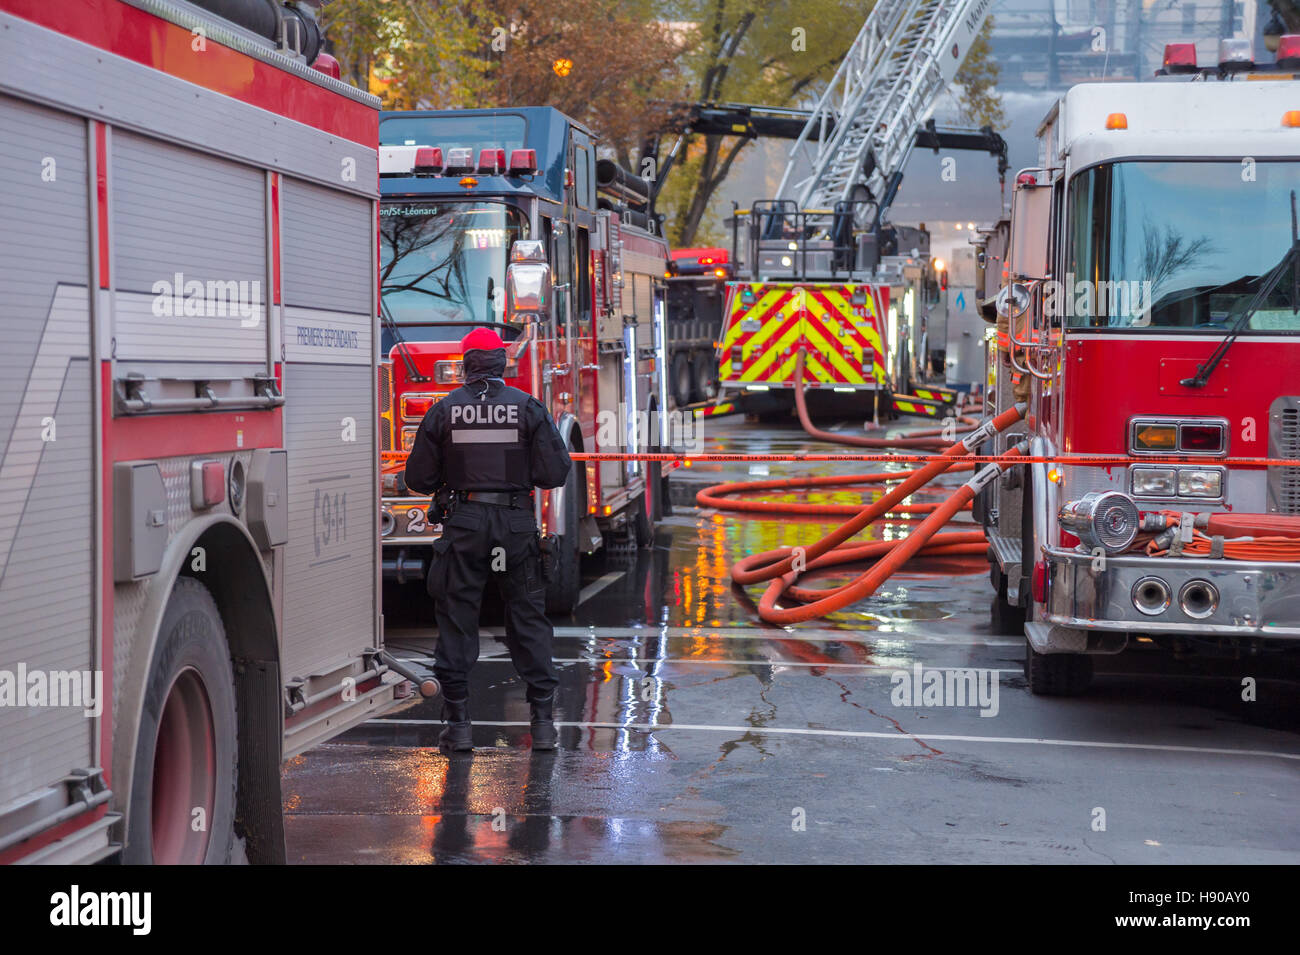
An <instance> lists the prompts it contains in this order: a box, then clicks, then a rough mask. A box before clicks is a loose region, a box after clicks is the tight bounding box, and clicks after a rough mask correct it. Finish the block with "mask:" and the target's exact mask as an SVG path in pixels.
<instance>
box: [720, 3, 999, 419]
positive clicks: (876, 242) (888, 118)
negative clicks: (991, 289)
mask: <svg viewBox="0 0 1300 955" xmlns="http://www.w3.org/2000/svg"><path fill="white" fill-rule="evenodd" d="M991 6H992V4H991V2H990V0H954V2H951V3H932V4H924V3H917V2H916V0H878V2H877V3H876V4H874V5H873V7H872V9H871V11H870V13H869V14H868V15H867V18H866V21H865V22H864V23H863V25H862V29H861V30H860V31H859V33H858V36H857V37H856V38H855V40H854V42H853V44H852V46H851V47H850V49H849V51H848V53H847V54H846V55H845V57H844V59H843V61H842V62H841V64H840V66H839V68H838V69H837V70H836V72H835V75H834V76H833V77H832V79H831V82H830V83H828V84H827V86H826V89H825V90H824V91H823V93H822V95H821V97H820V98H819V99H818V101H817V103H816V105H815V106H814V107H813V109H812V110H811V111H810V112H809V113H808V115H807V117H806V121H805V122H804V124H803V127H802V129H801V131H800V132H799V134H798V136H797V138H796V139H795V142H794V145H793V146H792V147H791V149H790V155H789V160H788V161H787V164H786V167H785V171H784V173H783V174H782V176H781V181H780V184H779V186H778V187H777V193H776V198H774V199H765V200H760V201H757V202H754V203H752V204H751V207H750V208H749V209H748V210H743V211H737V212H736V213H735V214H734V215H733V217H732V245H733V250H734V252H735V253H737V254H738V255H733V257H734V258H735V257H738V258H739V259H740V260H739V261H737V264H736V268H737V281H736V282H735V283H734V284H732V285H731V286H729V291H728V302H727V310H726V324H725V327H724V331H723V336H722V341H721V348H720V349H719V351H720V354H719V360H720V365H721V370H720V373H719V380H720V382H721V385H722V389H723V391H724V393H727V394H730V395H734V396H735V397H736V399H737V401H738V402H739V403H741V404H742V406H743V407H746V408H747V409H748V410H752V411H754V412H756V413H758V414H759V415H760V417H763V416H767V415H777V414H780V413H782V412H783V411H785V410H786V409H788V408H789V407H790V406H791V405H792V404H793V388H794V384H795V383H794V381H793V380H792V378H793V372H794V367H795V358H796V357H797V355H798V354H799V352H800V351H805V352H806V355H807V358H806V364H805V374H806V376H807V381H806V382H805V387H806V388H808V389H809V391H808V403H809V406H810V408H812V407H814V406H816V405H818V404H822V405H832V406H834V407H835V408H836V409H837V410H839V411H850V412H851V411H857V410H867V409H870V410H871V411H873V412H874V413H876V414H877V415H879V414H881V413H884V414H891V413H895V412H902V413H907V414H919V415H922V416H925V417H947V416H948V415H950V414H951V413H952V410H953V406H954V404H955V401H956V397H957V396H956V393H955V392H954V391H953V390H951V389H948V388H945V387H944V379H945V375H944V370H943V368H942V367H941V368H939V369H938V370H937V372H936V371H935V370H934V369H933V368H932V367H931V366H932V361H931V355H932V354H935V355H938V354H941V353H943V352H944V351H945V343H944V342H942V341H939V340H937V338H936V336H935V335H932V334H931V330H930V328H929V321H928V319H929V315H930V314H931V313H933V314H934V315H935V316H936V318H938V319H940V320H939V321H937V322H936V324H937V325H938V326H940V327H942V326H944V325H945V324H946V323H945V322H943V321H942V320H941V319H942V313H941V309H940V296H939V295H938V276H937V275H936V273H937V271H938V270H936V269H935V268H934V264H933V262H932V261H931V260H930V257H929V250H928V245H929V242H928V235H927V234H926V233H925V230H924V228H915V229H912V228H906V227H901V226H900V227H891V226H889V224H888V211H889V208H890V206H891V205H892V203H893V200H894V197H895V196H896V195H897V192H898V189H899V187H900V185H901V183H902V179H903V171H904V169H905V168H906V166H907V162H908V159H909V157H910V156H911V154H912V151H913V150H914V149H915V148H916V147H917V146H922V147H925V148H932V149H934V150H935V151H938V150H940V149H975V150H979V151H986V152H990V153H992V154H993V155H995V156H997V157H998V169H999V175H1001V174H1002V173H1003V172H1004V171H1005V168H1006V143H1005V142H1004V141H1003V140H1002V137H1000V136H999V135H997V133H995V132H994V131H993V130H992V129H991V128H989V127H983V128H981V129H978V130H971V129H959V128H940V127H938V126H937V125H936V123H935V122H934V121H933V120H932V119H927V115H928V114H929V112H930V110H931V109H932V108H933V106H934V104H935V102H936V100H937V99H938V97H939V95H940V93H941V92H942V91H943V89H944V88H945V86H946V85H947V84H948V83H949V82H951V81H952V79H953V77H954V76H955V75H956V72H957V70H958V68H959V67H960V66H961V64H962V62H963V60H964V59H965V57H966V54H967V53H968V51H969V50H970V47H971V45H972V43H973V42H974V40H975V37H976V36H977V35H978V34H979V32H980V29H981V28H982V26H983V24H984V20H985V19H986V18H987V16H988V12H989V9H990V7H991ZM707 119H708V117H707V116H704V115H701V116H699V117H698V119H697V120H696V121H697V122H702V121H704V120H707ZM741 234H743V235H744V241H743V242H741V241H740V238H739V237H740V235H741ZM891 288H892V289H893V290H894V291H895V292H896V293H901V295H900V294H896V295H895V296H894V299H895V305H894V307H893V308H891V301H890V292H889V291H888V290H889V289H891ZM899 298H901V299H902V300H901V301H899ZM922 387H924V388H926V391H925V392H924V393H922V392H920V391H919V390H918V389H919V388H922Z"/></svg>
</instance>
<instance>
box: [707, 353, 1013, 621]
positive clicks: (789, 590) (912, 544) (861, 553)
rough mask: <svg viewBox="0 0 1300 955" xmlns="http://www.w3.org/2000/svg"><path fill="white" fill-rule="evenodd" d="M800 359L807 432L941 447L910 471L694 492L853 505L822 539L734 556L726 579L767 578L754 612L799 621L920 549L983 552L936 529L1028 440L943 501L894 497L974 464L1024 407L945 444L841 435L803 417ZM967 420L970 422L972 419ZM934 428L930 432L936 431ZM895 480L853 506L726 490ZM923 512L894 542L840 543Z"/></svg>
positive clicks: (728, 504) (973, 534) (872, 443)
mask: <svg viewBox="0 0 1300 955" xmlns="http://www.w3.org/2000/svg"><path fill="white" fill-rule="evenodd" d="M803 360H804V353H803V352H802V351H801V352H800V354H799V356H798V358H797V360H796V369H795V376H796V377H795V406H796V408H797V409H798V411H799V420H800V423H801V424H803V426H804V430H805V431H807V432H808V434H809V435H811V436H812V437H816V438H820V439H822V440H827V441H834V442H837V443H843V444H853V445H855V446H858V447H875V448H891V447H904V448H918V447H926V448H934V447H936V446H939V447H942V450H941V451H940V453H939V454H937V455H936V456H935V457H934V460H932V461H930V462H929V463H927V464H925V465H924V466H923V467H920V468H917V469H915V470H912V471H904V472H884V473H879V474H870V475H864V474H858V475H836V476H830V477H814V478H792V479H789V480H776V481H753V482H732V483H729V484H720V485H714V486H712V487H708V488H704V489H703V490H702V491H700V492H699V493H698V494H697V495H696V501H697V502H698V503H699V504H701V505H704V506H712V507H719V506H721V507H723V508H724V509H727V510H739V511H747V512H751V513H795V514H843V513H847V512H856V514H855V516H854V517H852V518H851V519H850V520H848V521H845V522H844V523H843V524H841V525H840V526H839V527H837V528H836V529H835V530H833V531H832V532H831V533H830V534H828V535H826V536H825V537H823V538H822V539H821V540H818V541H815V542H814V543H812V544H810V545H808V546H807V547H802V546H800V547H780V548H777V549H776V550H770V551H764V552H762V553H759V554H751V555H750V556H748V557H745V558H742V559H741V560H739V561H737V562H736V563H735V564H734V565H733V566H732V568H731V578H732V580H733V581H735V582H736V583H737V584H739V585H740V586H747V585H749V584H755V583H761V582H763V581H768V587H767V590H766V591H765V592H764V594H763V597H762V599H761V600H760V601H759V606H758V613H759V616H760V617H761V618H762V619H763V620H765V621H767V622H768V623H775V624H790V623H798V622H801V621H805V620H814V619H816V618H818V617H823V616H825V615H826V614H829V613H833V612H835V611H836V610H840V609H843V608H844V607H846V606H848V605H849V604H852V603H854V602H856V601H858V600H862V599H864V598H866V597H869V596H871V594H873V593H875V592H876V590H877V589H879V587H880V586H881V584H883V583H884V582H885V580H887V579H888V578H889V577H890V576H892V575H893V574H894V573H895V572H896V571H897V570H898V569H899V568H900V567H902V566H903V565H904V564H905V563H907V561H908V560H910V559H911V558H913V557H915V556H917V555H918V554H919V555H926V556H938V555H945V554H982V553H984V551H985V549H986V546H987V545H986V542H985V539H984V534H983V532H982V531H962V532H950V533H946V534H939V533H938V531H939V530H940V528H942V527H943V526H944V525H945V524H947V523H948V521H949V520H951V519H952V517H953V516H954V515H955V514H956V513H957V512H958V511H960V510H961V509H962V508H964V507H966V506H968V505H969V504H970V501H971V500H972V499H973V498H974V497H975V495H976V494H977V493H979V491H980V489H981V488H983V487H984V486H985V485H986V484H988V483H989V482H990V481H992V480H993V479H994V478H996V477H997V476H998V475H999V474H1001V473H1002V472H1003V471H1005V470H1006V469H1007V468H1009V467H1011V466H1012V465H1013V464H1015V458H1016V457H1018V456H1021V455H1024V454H1025V453H1026V451H1027V445H1024V444H1022V445H1020V446H1017V447H1016V448H1014V449H1013V450H1011V451H1009V452H1007V454H1005V455H1003V459H1004V460H1003V461H1000V462H999V463H997V464H996V465H995V466H993V467H989V468H986V469H984V470H982V471H980V472H978V473H977V474H975V475H974V476H973V477H972V478H971V479H970V480H969V481H967V482H966V483H965V484H963V485H961V486H960V487H959V488H957V490H956V491H955V492H954V493H953V494H952V495H951V496H950V497H949V498H948V499H947V500H946V501H944V502H943V503H941V504H937V505H936V504H911V505H899V502H900V501H902V500H903V499H904V498H906V497H908V496H909V495H911V494H913V493H914V492H915V491H917V490H919V489H920V488H922V487H924V486H925V485H927V484H929V483H930V482H931V481H933V480H934V479H935V478H937V477H938V476H939V475H940V474H943V473H945V472H948V471H955V470H969V469H970V468H971V467H972V465H970V464H968V463H962V462H960V461H959V460H958V459H959V458H961V457H962V456H963V455H967V454H970V453H972V452H973V451H974V450H975V449H976V448H977V447H979V445H980V444H981V443H983V442H984V441H985V440H987V439H988V438H990V437H991V436H992V435H993V434H996V433H998V432H1001V431H1005V430H1006V429H1007V428H1009V427H1011V426H1013V425H1014V424H1016V422H1018V421H1020V420H1021V418H1023V417H1024V412H1025V406H1024V405H1017V406H1016V407H1014V408H1012V409H1010V410H1008V411H1004V412H1003V413H1002V414H1000V415H998V416H996V417H995V418H992V419H990V420H988V421H985V422H983V423H982V424H979V425H978V426H977V427H975V429H974V430H973V431H971V432H970V433H969V434H967V435H965V436H964V437H963V438H962V439H961V440H959V441H957V442H955V443H952V444H947V443H946V442H944V441H942V440H941V439H939V440H936V439H935V438H934V437H931V436H927V435H921V436H918V435H915V434H914V435H911V436H909V437H906V438H901V439H900V438H859V437H857V436H853V435H840V434H836V433H834V432H827V431H820V430H818V429H817V428H815V427H813V425H812V422H811V421H810V420H809V418H808V413H807V406H806V404H805V402H804V400H803V374H802V372H803ZM971 423H973V421H972V422H971ZM935 433H937V432H931V434H935ZM885 481H898V484H897V485H896V486H894V487H893V488H892V489H891V490H890V491H888V492H887V493H886V494H885V495H884V496H883V497H881V498H880V499H879V500H877V501H875V502H873V503H871V504H868V505H865V506H862V507H857V508H855V507H854V506H852V505H842V504H834V505H831V504H786V503H777V502H768V501H735V500H729V499H726V498H725V497H724V495H726V494H731V493H736V492H737V491H740V490H774V489H790V488H796V487H827V486H836V485H841V486H842V485H862V484H867V483H877V484H879V483H882V482H885ZM900 511H901V512H903V513H928V516H927V517H926V518H925V519H924V520H923V521H922V522H921V524H920V526H918V527H917V528H916V530H915V531H913V532H912V533H911V534H909V535H908V536H907V537H904V538H901V539H899V540H892V541H876V542H871V543H863V544H853V545H848V546H841V545H843V544H844V542H845V541H847V540H848V539H849V538H850V537H852V536H854V535H855V534H857V533H859V532H860V531H862V530H863V529H864V528H866V527H867V526H868V525H870V524H872V523H873V522H875V521H876V520H878V519H880V518H881V517H882V516H884V515H886V514H889V513H898V512H900ZM872 558H879V559H878V560H877V562H876V563H874V564H873V565H872V566H871V567H870V568H868V569H867V570H866V571H864V572H863V573H862V574H860V575H859V576H858V577H857V578H855V579H854V580H852V581H850V582H849V583H847V584H845V585H843V586H840V587H835V588H831V589H827V590H818V589H811V588H804V587H799V586H797V585H796V581H797V580H798V578H799V577H800V576H801V575H802V574H804V573H806V572H807V571H811V570H818V569H822V568H825V567H831V566H836V565H839V564H846V563H854V562H857V561H862V560H867V559H872ZM783 596H788V597H791V598H793V599H794V600H797V601H800V602H801V603H802V604H803V606H799V607H793V608H782V607H778V606H777V601H778V600H780V599H781V598H782V597H783Z"/></svg>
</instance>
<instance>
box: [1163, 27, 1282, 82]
mask: <svg viewBox="0 0 1300 955" xmlns="http://www.w3.org/2000/svg"><path fill="white" fill-rule="evenodd" d="M1290 70H1300V34H1294V33H1288V34H1286V35H1285V36H1282V37H1279V38H1278V43H1277V62H1275V63H1256V62H1255V51H1254V49H1253V45H1252V43H1251V41H1250V40H1249V39H1248V38H1246V37H1230V38H1228V39H1226V40H1220V41H1219V55H1218V57H1217V58H1216V64H1215V65H1214V66H1204V67H1203V66H1199V65H1197V62H1196V44H1195V43H1189V42H1187V41H1185V40H1184V41H1181V42H1179V43H1166V44H1165V56H1164V62H1163V65H1162V67H1161V68H1160V69H1158V70H1156V75H1157V76H1173V75H1178V74H1180V73H1181V74H1187V73H1201V74H1207V75H1212V74H1216V73H1217V74H1218V75H1220V76H1223V75H1225V74H1229V73H1255V72H1259V73H1285V72H1288V71H1290Z"/></svg>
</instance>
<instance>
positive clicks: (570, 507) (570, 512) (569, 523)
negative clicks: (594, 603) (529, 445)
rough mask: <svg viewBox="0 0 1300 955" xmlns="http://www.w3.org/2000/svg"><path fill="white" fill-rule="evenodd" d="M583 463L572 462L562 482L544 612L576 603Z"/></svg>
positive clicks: (566, 610) (563, 611)
mask: <svg viewBox="0 0 1300 955" xmlns="http://www.w3.org/2000/svg"><path fill="white" fill-rule="evenodd" d="M580 470H583V471H584V472H585V467H583V468H580V466H579V465H576V464H575V465H574V467H573V469H572V470H571V471H570V472H569V480H568V481H566V482H565V484H564V514H563V515H561V516H562V518H563V521H564V523H563V524H562V525H561V526H562V528H563V530H564V533H563V534H561V535H559V536H558V537H557V538H556V539H555V551H554V553H552V554H551V576H550V577H549V578H548V579H547V581H546V612H547V613H550V614H557V615H559V616H565V617H567V616H568V615H569V614H571V613H573V608H574V607H576V606H577V605H578V592H579V590H580V589H581V586H582V554H581V553H580V552H579V550H578V522H579V520H581V517H582V510H581V504H582V502H581V500H580V499H579V495H580V494H581V493H582V492H583V491H584V490H586V485H585V484H580V483H579V481H578V474H579V472H580Z"/></svg>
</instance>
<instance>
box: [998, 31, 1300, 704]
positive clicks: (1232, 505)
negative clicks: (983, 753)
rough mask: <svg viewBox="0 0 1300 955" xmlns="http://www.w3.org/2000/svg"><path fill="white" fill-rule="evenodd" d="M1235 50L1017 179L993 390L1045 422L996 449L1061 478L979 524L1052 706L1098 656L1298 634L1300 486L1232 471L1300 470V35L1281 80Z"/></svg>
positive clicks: (1083, 683) (1182, 66)
mask: <svg viewBox="0 0 1300 955" xmlns="http://www.w3.org/2000/svg"><path fill="white" fill-rule="evenodd" d="M1220 51H1221V52H1220V57H1219V60H1218V61H1217V62H1216V63H1215V64H1214V65H1212V66H1208V67H1201V66H1198V63H1197V57H1196V49H1195V46H1194V45H1193V44H1190V43H1189V44H1175V45H1172V46H1170V47H1169V48H1167V49H1166V52H1165V68H1164V69H1163V70H1162V71H1161V74H1160V75H1159V76H1158V77H1157V78H1156V79H1155V80H1154V81H1152V82H1145V83H1140V84H1138V83H1106V84H1084V85H1080V86H1076V87H1074V88H1072V89H1071V90H1069V91H1068V92H1067V93H1066V94H1065V96H1064V97H1063V98H1061V99H1060V100H1059V101H1058V102H1057V104H1056V105H1055V106H1054V107H1053V108H1052V110H1051V111H1050V112H1049V113H1048V115H1047V117H1046V119H1045V120H1044V121H1043V123H1042V125H1041V126H1040V128H1039V131H1038V132H1039V143H1040V166H1039V167H1038V168H1034V169H1027V170H1024V171H1023V172H1022V173H1021V174H1020V175H1019V176H1018V177H1017V184H1016V188H1015V190H1014V193H1013V197H1012V207H1011V219H1010V224H1009V232H1008V235H1009V239H1010V247H1009V251H1008V252H1007V259H1006V263H1005V268H1006V270H1007V273H1008V279H1009V281H1007V282H1006V283H1005V284H1004V287H1003V288H1002V290H1001V291H1000V292H999V293H998V298H997V307H998V310H999V312H1000V314H1001V315H1002V317H1003V319H1004V320H1005V322H1006V331H1005V334H1006V347H1005V348H1004V349H1001V350H1000V355H999V357H998V359H997V360H996V362H995V367H994V369H993V373H994V375H995V381H996V389H995V393H996V398H995V400H996V403H997V410H1002V409H1005V408H1008V407H1010V405H1011V404H1012V403H1013V402H1017V401H1021V400H1024V401H1026V402H1027V408H1028V410H1027V413H1026V416H1025V421H1024V424H1023V426H1022V427H1020V428H1017V429H1013V431H1012V432H1011V433H1009V434H1008V435H1006V436H1003V437H1002V438H1001V441H1000V443H999V444H998V445H997V446H996V447H995V448H992V449H990V450H994V451H998V452H1001V451H1003V450H1005V447H1006V444H1007V442H1015V441H1019V440H1021V439H1023V438H1025V437H1028V438H1029V439H1030V441H1031V442H1032V444H1031V453H1032V454H1033V455H1038V456H1046V457H1055V458H1057V459H1058V460H1057V462H1056V463H1047V464H1043V463H1034V464H1029V465H1025V466H1022V467H1021V468H1015V469H1011V470H1009V471H1008V472H1007V474H1006V476H1004V477H1003V478H1001V479H1000V480H999V481H997V482H994V483H992V484H991V485H990V486H989V488H988V490H987V491H986V492H985V493H984V494H983V495H982V499H981V500H980V501H978V502H977V503H978V507H977V511H978V513H979V515H980V519H981V520H982V522H983V524H984V525H985V527H986V532H987V535H988V539H989V541H990V549H989V558H990V566H991V576H992V580H993V584H994V586H995V588H996V590H997V597H996V599H995V602H994V613H993V618H994V625H995V628H996V629H998V630H999V631H1001V632H1007V633H1017V634H1018V633H1020V632H1021V631H1022V630H1023V633H1024V635H1025V636H1026V639H1027V644H1028V647H1027V651H1026V655H1027V656H1026V663H1025V668H1026V674H1027V677H1028V680H1029V685H1030V687H1031V689H1032V690H1033V692H1035V693H1038V694H1059V695H1065V694H1073V693H1079V692H1082V691H1084V690H1085V689H1086V687H1087V686H1088V684H1089V681H1090V678H1091V674H1092V656H1093V655H1096V654H1113V653H1118V652H1120V651H1122V650H1124V649H1126V648H1127V647H1130V646H1135V645H1137V646H1145V647H1148V648H1160V649H1165V650H1170V651H1173V652H1177V653H1180V654H1182V653H1192V652H1198V651H1203V652H1206V653H1229V654H1235V655H1242V656H1245V655H1249V654H1253V653H1256V652H1259V651H1261V650H1263V649H1268V648H1270V647H1272V648H1277V647H1282V646H1289V647H1293V646H1295V642H1296V640H1297V638H1300V468H1297V467H1294V466H1286V465H1284V464H1279V465H1278V466H1264V465H1255V466H1246V465H1238V464H1234V463H1232V462H1233V461H1234V460H1240V459H1255V460H1273V461H1287V460H1295V459H1296V458H1298V457H1300V292H1298V289H1297V285H1298V283H1300V280H1298V279H1297V267H1296V258H1297V255H1298V254H1300V240H1298V239H1297V232H1296V204H1297V193H1298V192H1300V108H1298V107H1300V83H1297V82H1294V79H1295V78H1294V77H1293V76H1292V75H1291V73H1290V71H1291V70H1292V69H1296V68H1297V67H1300V37H1284V38H1283V39H1282V41H1281V44H1280V46H1279V49H1278V63H1277V64H1276V65H1270V66H1267V67H1265V66H1259V65H1256V64H1255V63H1254V58H1253V55H1252V53H1251V51H1250V49H1249V43H1248V42H1247V41H1224V42H1223V43H1222V44H1221V45H1220ZM1259 78H1263V79H1271V80H1275V82H1252V80H1254V79H1259ZM1277 80H1280V82H1278V81H1277ZM996 235H997V233H996V231H995V233H993V238H994V239H996ZM996 244H997V243H996V242H994V243H993V245H996ZM1016 376H1020V377H1021V381H1023V382H1025V383H1026V384H1025V385H1024V386H1023V390H1022V391H1021V392H1020V394H1019V395H1018V394H1016V392H1015V386H1014V385H1013V378H1015V377H1016ZM1080 455H1083V456H1087V455H1093V456H1097V455H1107V456H1119V457H1121V458H1127V459H1128V460H1129V461H1130V463H1128V464H1127V465H1111V466H1094V465H1092V464H1087V463H1072V460H1071V459H1072V458H1077V457H1078V456H1080Z"/></svg>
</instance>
